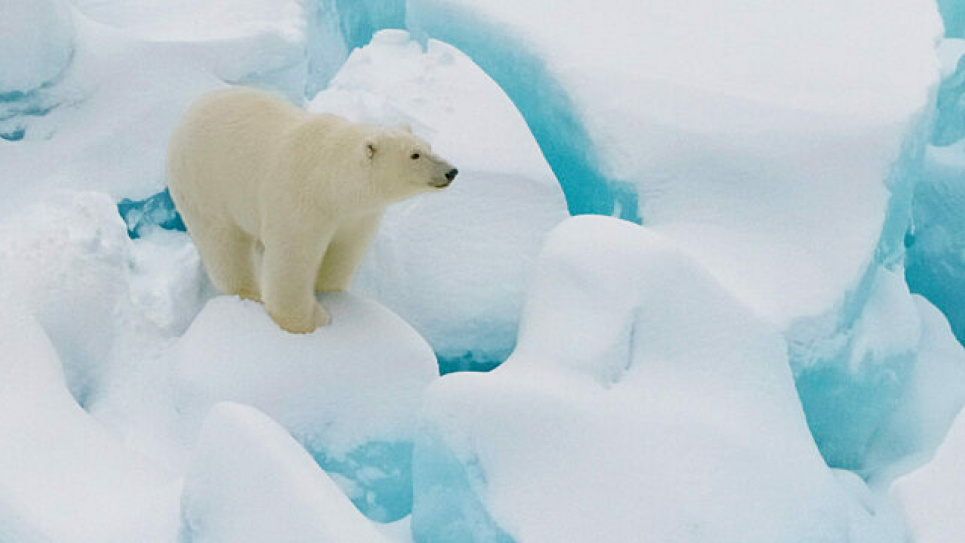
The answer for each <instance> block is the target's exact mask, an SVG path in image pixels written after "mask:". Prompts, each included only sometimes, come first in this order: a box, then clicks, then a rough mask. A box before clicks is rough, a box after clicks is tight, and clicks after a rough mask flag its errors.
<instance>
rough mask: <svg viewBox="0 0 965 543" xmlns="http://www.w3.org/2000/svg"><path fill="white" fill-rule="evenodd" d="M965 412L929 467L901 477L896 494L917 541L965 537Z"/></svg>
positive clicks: (945, 542) (942, 542)
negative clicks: (964, 513)
mask: <svg viewBox="0 0 965 543" xmlns="http://www.w3.org/2000/svg"><path fill="white" fill-rule="evenodd" d="M963 455H965V412H962V413H960V414H959V415H958V417H957V418H956V419H955V422H954V423H953V425H952V429H951V430H950V431H949V433H948V437H946V438H945V441H944V443H942V445H941V447H940V448H939V449H938V452H937V454H935V458H934V460H932V461H931V462H930V463H929V464H927V465H926V466H925V467H923V468H921V469H919V470H918V471H915V472H913V473H911V474H910V475H908V476H906V477H904V478H902V479H899V480H898V481H897V482H896V483H895V485H894V487H893V488H892V492H891V493H892V495H893V496H894V498H895V500H896V501H897V503H898V506H899V508H900V509H901V510H902V511H903V513H904V516H905V520H906V521H907V523H908V526H909V531H910V532H911V538H912V539H911V540H912V541H914V542H915V543H956V542H959V541H962V540H963V539H965V516H962V511H963V510H965V469H963V464H962V456H963Z"/></svg>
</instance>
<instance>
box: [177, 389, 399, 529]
mask: <svg viewBox="0 0 965 543" xmlns="http://www.w3.org/2000/svg"><path fill="white" fill-rule="evenodd" d="M181 510H182V527H181V538H180V540H181V541H183V542H184V543H249V542H250V543H264V542H266V541H272V542H275V543H303V542H306V541H313V542H317V543H345V542H351V543H385V542H386V539H385V538H383V537H382V536H381V535H380V534H379V533H378V532H377V531H376V530H375V528H374V527H373V526H372V524H371V521H369V520H368V519H366V518H365V517H363V516H362V515H361V514H360V513H359V512H358V510H356V509H355V507H353V506H352V503H351V502H349V501H348V499H347V498H346V497H345V495H344V494H343V493H342V491H341V490H340V489H339V488H338V486H336V485H335V483H334V482H333V481H332V479H331V478H329V477H328V476H327V475H326V474H325V472H324V471H322V470H321V469H320V468H319V467H318V465H317V464H315V462H314V460H312V457H311V456H309V455H308V453H306V452H305V449H303V448H302V447H301V445H299V444H298V442H296V441H295V440H294V439H292V437H291V436H290V435H289V434H288V433H287V432H285V429H284V428H282V427H281V426H279V425H278V424H277V423H275V422H274V421H273V420H271V419H270V418H268V417H267V416H265V415H264V414H263V413H261V412H259V411H258V410H256V409H253V408H251V407H247V406H242V405H237V404H231V403H221V404H218V405H216V406H215V407H214V408H213V409H212V410H211V413H210V414H209V415H208V417H207V419H206V420H205V422H204V427H203V429H202V431H201V437H200V438H199V440H198V445H197V447H196V449H195V451H194V456H193V458H192V460H191V464H190V467H189V468H188V472H187V475H186V476H185V482H184V491H183V493H182V498H181Z"/></svg>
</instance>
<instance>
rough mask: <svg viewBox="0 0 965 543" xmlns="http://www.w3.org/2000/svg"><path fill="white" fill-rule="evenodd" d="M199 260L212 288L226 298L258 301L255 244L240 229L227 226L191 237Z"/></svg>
mask: <svg viewBox="0 0 965 543" xmlns="http://www.w3.org/2000/svg"><path fill="white" fill-rule="evenodd" d="M194 242H195V244H196V245H197V246H198V251H199V252H200V253H201V260H202V261H203V262H204V267H205V269H206V270H207V271H208V277H209V278H210V279H211V282H212V283H214V286H215V287H217V288H218V290H220V291H221V292H223V293H225V294H235V295H238V296H240V297H242V298H245V299H248V300H254V301H257V302H260V301H261V289H259V288H258V280H257V278H256V276H255V265H254V264H255V262H254V257H255V241H254V240H253V239H252V238H251V236H249V235H248V234H246V233H245V232H244V231H242V230H241V229H239V228H234V227H230V226H226V227H222V228H218V229H213V230H209V231H207V232H206V233H204V234H203V235H200V236H199V235H194Z"/></svg>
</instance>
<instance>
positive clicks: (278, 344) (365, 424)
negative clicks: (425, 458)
mask: <svg viewBox="0 0 965 543" xmlns="http://www.w3.org/2000/svg"><path fill="white" fill-rule="evenodd" d="M322 304H324V305H325V307H326V308H327V309H328V310H329V312H331V314H332V325H330V326H328V327H325V328H322V329H319V330H317V331H316V332H314V333H312V334H308V335H300V336H298V335H291V334H288V333H286V332H284V331H282V330H281V329H279V328H278V326H277V325H276V324H275V323H274V322H273V321H272V320H271V319H270V317H269V316H268V314H267V313H266V312H265V310H264V307H263V306H262V305H261V304H257V303H255V302H251V301H243V300H240V299H238V298H234V297H227V296H222V297H218V298H215V299H213V300H211V301H210V302H208V304H207V305H206V306H205V308H204V309H203V310H202V311H201V313H200V314H199V315H198V316H197V318H196V319H195V320H194V322H193V323H192V324H191V327H190V328H188V330H187V332H185V333H184V335H183V336H182V337H181V338H180V339H179V340H178V342H177V344H176V345H174V346H173V347H172V348H171V349H170V351H169V352H168V354H167V356H169V357H170V359H171V360H170V361H168V362H165V364H166V365H169V366H171V367H173V368H174V374H175V387H176V390H178V394H179V411H181V412H182V416H183V417H184V419H185V421H186V424H187V426H188V431H189V432H190V431H191V430H190V428H191V427H192V426H194V427H195V431H197V430H196V427H197V425H196V424H194V423H193V422H192V421H200V420H201V418H203V416H204V413H206V412H207V411H208V410H209V409H210V408H211V406H212V405H213V404H215V403H217V402H219V401H234V402H240V403H244V404H247V405H251V406H254V407H256V408H258V409H260V410H262V411H264V412H265V413H267V414H268V415H269V416H271V417H272V418H273V419H275V420H277V421H278V422H279V423H280V424H281V425H282V426H284V427H285V428H286V429H287V430H288V431H289V432H291V433H292V435H294V436H295V437H296V438H297V439H298V440H299V442H301V443H302V444H303V445H304V446H305V447H306V448H307V449H308V450H309V451H310V452H311V453H312V455H313V456H315V458H316V460H317V461H318V462H320V463H321V464H322V465H323V466H324V467H325V468H326V469H328V470H329V472H330V473H333V474H337V475H338V476H339V482H340V483H341V484H342V485H343V486H344V487H345V488H346V491H347V492H348V493H349V494H350V495H351V496H352V498H353V500H354V501H355V503H356V504H357V505H358V506H359V507H360V508H361V509H362V510H363V512H365V513H366V514H368V515H369V516H370V517H372V518H376V519H378V520H382V521H391V520H397V519H399V518H401V517H402V516H405V515H406V514H407V513H408V512H409V509H410V508H411V499H412V498H411V483H410V474H409V473H410V467H409V462H410V457H411V439H412V430H413V424H414V421H415V412H416V410H417V409H418V407H419V405H420V403H421V400H422V394H423V391H424V389H425V388H426V387H427V386H428V385H429V383H431V382H432V381H433V380H435V379H436V377H437V376H438V370H437V367H436V362H435V357H434V356H433V353H432V350H431V349H430V348H429V346H428V345H427V344H426V343H425V341H424V340H423V339H422V338H421V337H419V336H418V334H416V333H415V331H413V330H412V329H411V328H410V327H409V326H408V325H407V324H405V323H404V322H403V321H402V320H401V319H399V317H397V316H396V315H394V314H392V313H391V312H389V311H387V310H386V309H384V308H382V307H381V306H379V305H377V304H375V303H373V302H370V301H366V300H364V299H361V298H357V297H354V296H352V295H349V294H330V295H324V296H323V297H322ZM376 331H377V332H376Z"/></svg>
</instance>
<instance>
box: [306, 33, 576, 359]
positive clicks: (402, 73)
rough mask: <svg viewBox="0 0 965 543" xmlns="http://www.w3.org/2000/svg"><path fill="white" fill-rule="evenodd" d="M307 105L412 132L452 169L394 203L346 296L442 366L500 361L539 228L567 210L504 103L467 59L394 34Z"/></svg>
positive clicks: (541, 233)
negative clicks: (403, 327) (392, 318)
mask: <svg viewBox="0 0 965 543" xmlns="http://www.w3.org/2000/svg"><path fill="white" fill-rule="evenodd" d="M309 108H310V109H311V110H313V111H327V112H334V113H338V114H341V115H343V116H346V117H348V118H350V119H352V120H355V121H358V122H368V123H374V124H388V125H401V124H408V125H411V127H412V129H413V130H414V132H415V133H416V134H417V135H419V136H421V137H423V138H425V139H426V140H427V141H429V143H431V144H432V145H433V150H434V151H435V152H437V153H439V154H440V155H441V156H443V157H445V158H446V159H447V160H448V161H449V162H451V163H452V164H454V165H455V166H456V167H458V168H459V177H458V178H457V180H456V182H455V183H453V185H452V186H451V187H450V188H448V189H446V191H444V192H442V193H438V194H430V195H425V196H422V197H418V198H415V199H412V200H410V201H407V202H403V203H400V204H397V205H394V206H392V207H390V208H389V210H388V211H387V213H386V216H385V220H384V221H383V223H382V226H381V228H380V231H379V235H378V237H377V238H376V240H375V241H374V243H373V245H372V248H371V249H370V251H369V255H368V257H367V259H366V261H365V262H364V263H363V265H362V267H361V269H360V271H359V274H358V278H357V280H356V286H355V290H357V291H358V292H361V293H364V294H367V295H370V296H372V297H374V298H376V299H378V300H379V301H380V302H382V303H384V304H385V305H386V306H388V307H389V308H391V309H392V310H394V311H396V312H397V313H398V314H399V315H400V316H401V317H402V318H404V319H405V320H406V321H408V322H410V323H411V324H412V325H413V326H414V327H415V328H416V330H418V331H419V332H420V333H421V334H422V335H424V336H425V337H426V338H427V339H428V340H429V342H430V344H431V345H432V346H433V348H434V349H435V351H436V353H437V354H438V355H439V356H440V358H441V359H442V361H443V368H444V369H446V370H450V369H454V365H456V364H464V365H465V364H469V365H472V366H478V365H481V364H486V363H489V364H493V363H498V362H501V361H502V360H503V359H505V357H506V356H507V355H508V353H509V352H510V351H511V350H512V348H513V344H514V341H515V336H516V327H517V323H518V319H519V311H520V308H521V305H522V299H523V293H524V290H525V287H526V284H527V279H528V276H529V273H530V270H531V267H532V263H533V260H534V259H535V256H536V254H537V252H538V251H539V247H540V245H541V243H542V241H543V239H544V237H545V235H546V233H547V232H548V231H549V230H550V229H551V228H552V227H553V226H555V225H556V224H557V223H559V222H560V221H562V220H563V219H564V218H566V216H567V212H566V203H565V201H564V198H563V194H562V192H561V191H560V188H559V185H558V184H557V182H556V180H555V178H554V176H553V173H552V171H551V170H550V168H549V166H548V165H547V163H546V161H545V159H544V158H543V155H542V153H541V152H540V148H539V146H538V145H537V144H536V141H535V140H534V138H533V136H532V134H531V133H530V132H529V130H528V129H527V127H526V121H525V120H524V119H523V118H522V116H521V115H520V114H519V112H518V111H517V110H516V108H515V107H514V106H513V104H512V102H511V101H510V100H509V99H508V98H507V97H506V95H505V94H504V93H503V92H502V91H501V90H500V88H499V87H498V86H497V85H496V84H495V83H494V82H493V81H492V80H491V79H490V78H489V77H488V76H487V75H486V74H485V73H484V72H483V71H482V70H480V69H479V67H477V66H476V65H475V64H474V63H473V62H472V60H470V59H469V58H468V57H467V56H466V55H464V54H463V53H461V52H460V51H458V50H456V49H455V48H453V47H451V46H449V45H446V44H444V43H441V42H437V41H434V40H432V41H430V42H429V43H428V44H427V48H426V50H423V49H422V48H421V47H420V46H419V45H418V44H417V43H415V42H413V41H411V40H410V39H409V36H408V34H407V33H406V32H404V31H383V32H380V33H378V34H377V35H376V36H375V38H374V39H373V41H372V43H371V44H370V45H368V46H366V47H364V48H362V49H359V50H356V51H355V52H353V53H352V55H351V57H350V58H349V60H348V62H347V63H346V65H345V66H344V67H343V68H342V70H341V71H340V72H339V73H338V75H337V76H336V77H335V78H334V79H333V81H332V83H331V85H330V86H329V88H328V89H326V90H325V91H323V92H322V93H320V94H319V95H318V96H316V97H315V98H314V99H313V100H312V102H311V104H310V106H309Z"/></svg>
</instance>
